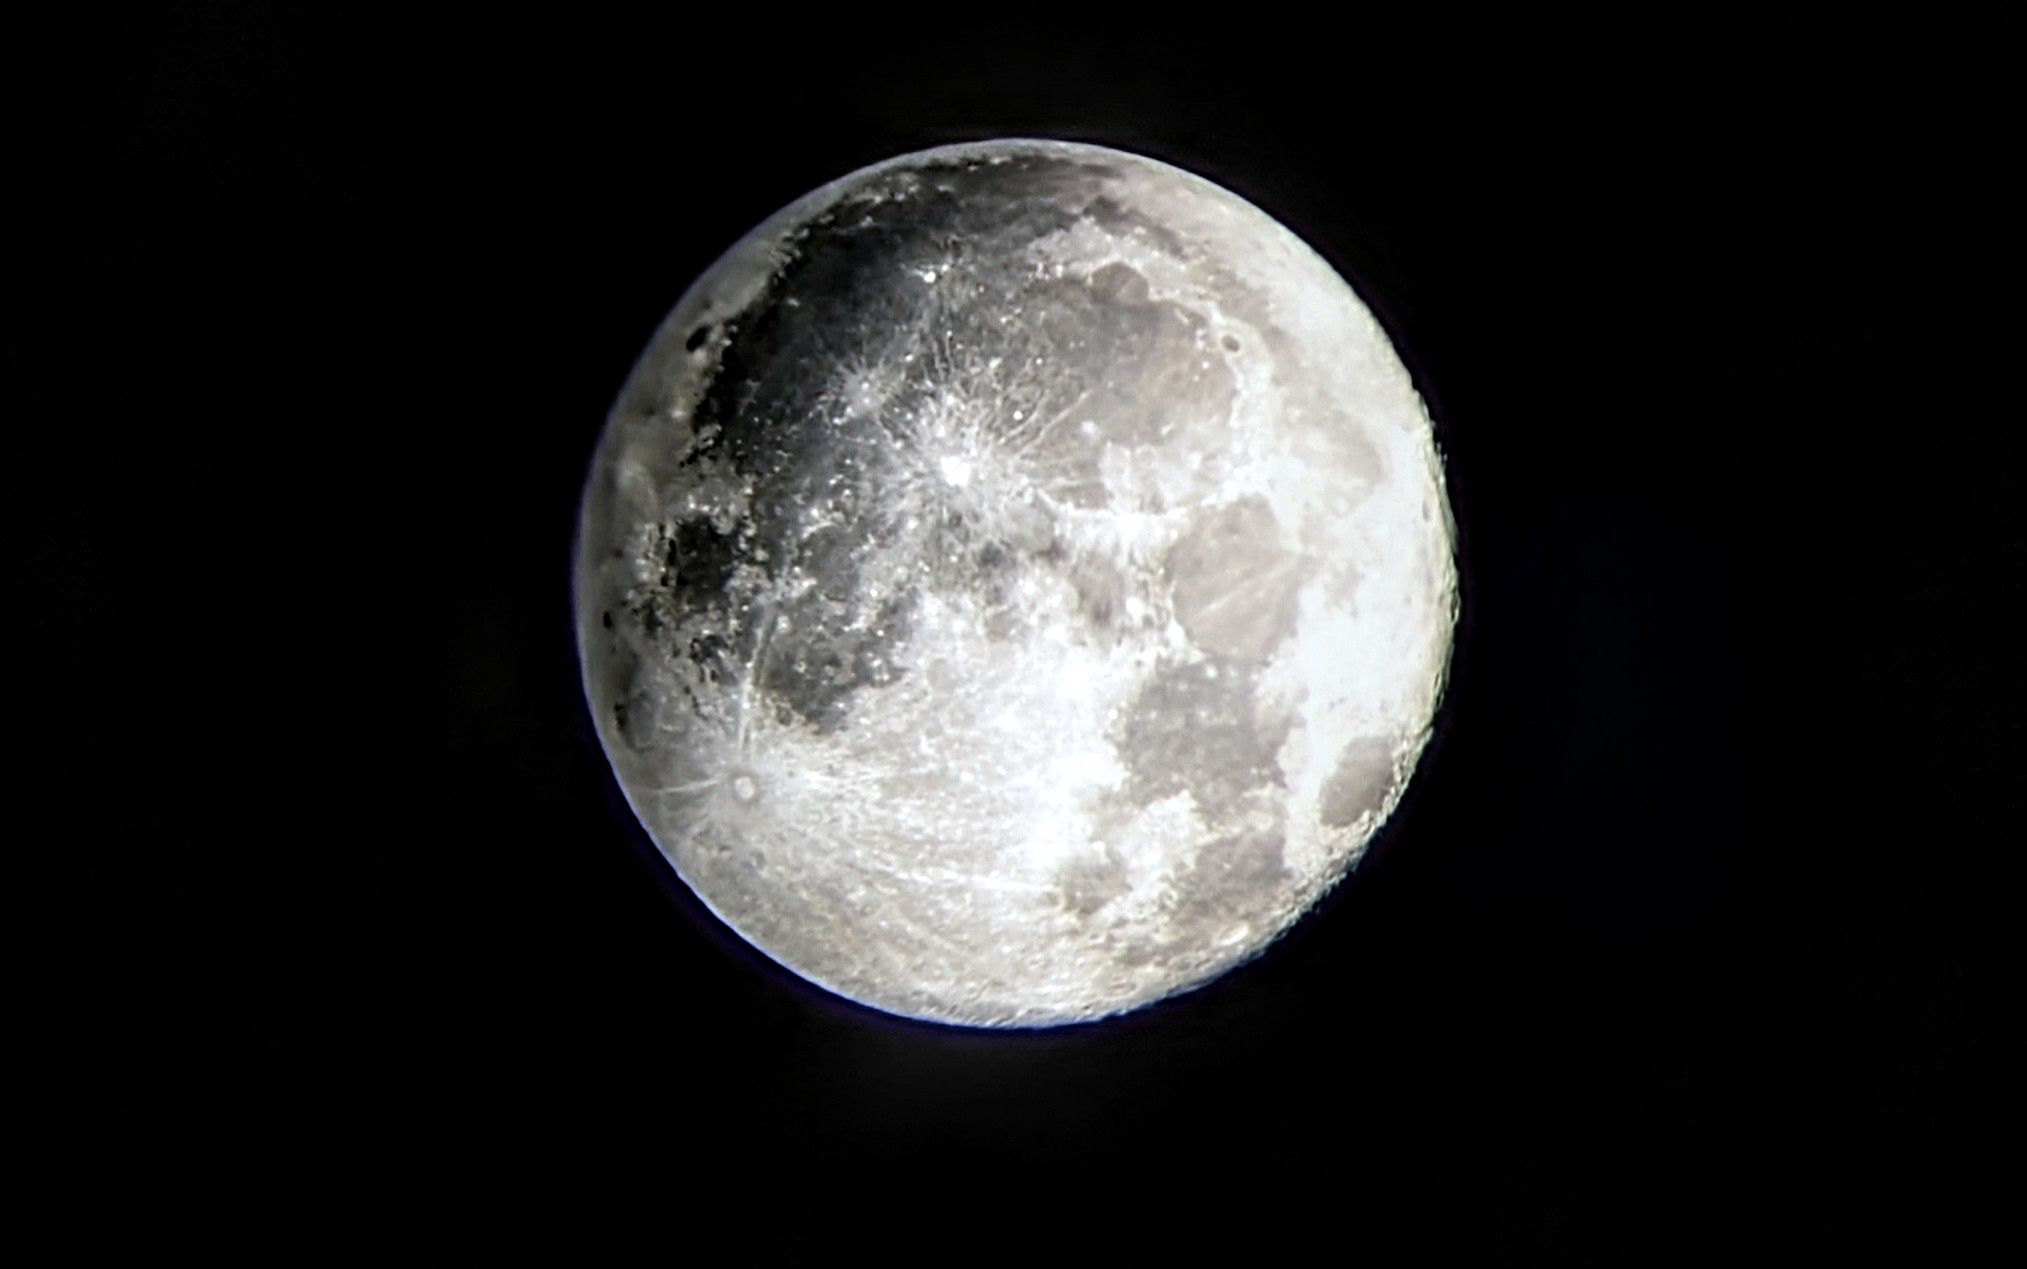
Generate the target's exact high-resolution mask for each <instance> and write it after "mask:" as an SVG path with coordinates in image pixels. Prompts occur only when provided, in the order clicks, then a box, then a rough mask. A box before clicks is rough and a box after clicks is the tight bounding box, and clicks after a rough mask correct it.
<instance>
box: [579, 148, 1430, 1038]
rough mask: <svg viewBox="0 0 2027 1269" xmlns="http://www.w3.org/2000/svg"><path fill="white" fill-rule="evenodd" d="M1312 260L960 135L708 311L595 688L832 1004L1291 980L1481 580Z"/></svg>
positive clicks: (602, 470) (656, 801) (1060, 1018)
mask: <svg viewBox="0 0 2027 1269" xmlns="http://www.w3.org/2000/svg"><path fill="white" fill-rule="evenodd" d="M1451 537H1452V533H1451V521H1450V517H1449V512H1448V506H1447V503H1446V501H1445V496H1444V491H1443V481H1442V468H1441V464H1440V461H1439V458H1438V456H1437V452H1436V447H1435V442H1434V437H1433V433H1432V429H1431V427H1430V423H1429V419H1428V416H1427V414H1426V412H1425V411H1424V409H1423V407H1422V403H1421V401H1420V399H1419V398H1418V397H1417V395H1416V393H1415V391H1414V389H1413V387H1412V385H1411V384H1410V382H1409V378H1408V375H1407V372H1406V371H1405V369H1404V368H1403V367H1402V365H1401V363H1400V362H1399V360H1398V359H1397V358H1396V357H1395V355H1394V353H1393V350H1392V348H1391V346H1390V345H1389V344H1388V342H1387V339H1386V337H1385V335H1384V334H1383V333H1382V332H1381V330H1380V329H1379V327H1378V325H1377V323H1375V321H1374V320H1373V318H1372V316H1371V314H1370V313H1369V312H1368V311H1367V310H1366V309H1365V307H1364V306H1363V305H1362V304H1361V303H1360V302H1359V301H1358V299H1357V297H1356V296H1355V295H1354V294H1353V293H1352V291H1351V289H1350V287H1348V286H1347V285H1346V284H1345V282H1344V281H1343V280H1342V279H1341V278H1339V277H1338V276H1337V275H1336V273H1335V272H1333V271H1332V270H1331V268H1330V267H1329V266H1328V265H1327V264H1326V263H1325V262H1324V261H1323V260H1322V259H1321V258H1320V257H1318V256H1317V255H1316V254H1315V253H1314V252H1313V251H1311V250H1310V249H1309V248H1308V247H1307V246H1305V245H1304V244H1303V243H1302V242H1301V241H1300V240H1298V239H1297V238H1296V237H1295V236H1294V235H1293V234H1291V233H1290V232H1288V231H1287V230H1286V229H1284V228H1282V227H1281V226H1280V225H1278V224H1276V223H1275V222H1274V221H1273V220H1271V219H1270V218H1268V217H1267V216H1266V215H1265V214H1264V213H1262V212H1261V211H1259V210H1258V209H1257V208H1255V207H1253V206H1252V205H1250V204H1248V203H1246V202H1244V201H1243V200H1241V199H1239V198H1238V197H1236V196H1234V195H1233V194H1231V193H1229V192H1227V191H1225V190H1223V189H1220V188H1218V187H1217V186H1215V185H1212V184H1210V183H1208V182H1206V181H1204V180H1202V179H1200V178H1198V177H1195V176H1192V175H1190V174H1188V173H1186V172H1182V171H1180V170H1177V169H1175V168H1173V167H1169V166H1167V165H1164V164H1161V163H1156V162H1153V161H1151V160H1148V159H1144V158H1140V157H1137V156H1133V155H1129V154H1123V153H1119V152H1117V151H1113V150H1108V149H1101V148H1096V147H1092V146H1084V145H1068V144H1060V143H1054V142H1037V141H1000V142H989V143H983V144H977V145H964V146H953V147H947V148H942V149H937V150H930V151H927V152H924V153H920V154H913V155H908V156H905V157H902V158H898V159H895V160H892V161H890V162H886V163H882V164H879V165H876V166H874V167H870V168H866V169H864V170H862V171H859V172H855V173H853V174H851V175H849V176H847V177H845V178H843V179H841V180H839V181H836V182H834V183H832V184H830V185H828V186H825V187H824V188H823V189H820V190H818V191H816V192H815V193H813V194H811V195H809V196H807V197H806V198H803V199H802V200H800V201H798V202H796V203H794V204H793V205H791V206H789V207H788V208H786V209H784V210H783V211H781V212H780V213H779V214H777V215H776V216H774V217H773V218H772V219H770V220H769V221H767V222H766V223H765V224H764V225H762V226H761V227H760V228H758V229H756V230H755V231H754V232H753V233H751V234H750V235H748V236H747V237H746V238H745V239H744V240H743V241H741V242H740V243H739V244H738V245H737V246H735V247H733V248H732V250H731V251H730V252H728V253H727V254H726V255H725V256H724V257H723V258H722V259H720V260H719V261H718V262H717V263H716V264H715V265H713V266H712V268H711V269H710V270H709V271H708V272H707V273H706V274H705V275H704V276H703V277H702V278H701V279H700V280H698V281H697V282H696V284H695V285H694V286H693V287H692V288H691V289H690V290H689V292H688V293H687V294H686V295H684V296H683V298H682V300H681V302H680V303H679V304H678V305H677V306H676V309H675V311H674V312H673V313H672V314H671V315H670V317H669V318H668V320H667V321H666V322H665V323H664V324H663V326H662V327H661V329H660V330H659V332H658V333H657V334H656V335H655V337H654V339H653V341H652V342H651V343H650V344H649V346H648V348H647V351H646V352H645V353H644V354H643V355H642V357H641V359H640V361H639V363H638V365H637V366H636V367H635V369H634V371H633V374H632V377H631V378H630V380H629V381H628V383H627V384H626V386H625V388H624V389H623V391H622V392H621V394H620V397H619V400H618V403H617V405H616V406H615V407H614V409H613V412H612V415H611V417H610V419H609V420H608V421H607V424H606V429H605V432H604V435H603V437H602V439H601V441H600V444H599V446H598V450H597V454H596V456H595V458H594V460H593V464H592V470H591V475H590V479H589V483H588V486H587V488H586V491H585V496H584V504H583V516H582V523H581V527H580V543H579V556H578V563H577V605H578V608H577V611H578V623H579V646H580V650H581V652H582V657H583V668H584V684H585V690H586V692H587V694H588V696H589V700H590V705H591V709H592V711H593V714H594V715H595V717H596V719H597V725H598V729H599V733H600V736H601V738H602V740H603V742H604V746H605V749H606V752H607V754H608V756H609V757H610V759H611V762H612V765H613V769H614V771H615V772H616V774H617V776H618V779H619V782H620V785H621V786H622V787H623V789H624V790H625V792H626V795H627V797H628V799H629V800H630V802H631V804H632V806H633V807H634V809H635V811H636V812H637V813H638V815H639V816H640V819H641V822H642V823H643V824H644V825H645V826H646V828H647V830H648V832H649V834H650V835H651V836H652V837H653V839H654V840H655V842H656V843H657V844H658V845H659V847H660V848H661V850H662V852H663V853H664V854H665V855H666V856H667V857H668V860H669V862H670V863H671V864H672V865H673V866H674V868H675V869H676V871H677V873H678V874H679V875H680V876H681V877H682V878H683V879H684V880H685V881H686V882H687V883H688V884H689V885H690V886H691V887H692V888H693V889H694V890H695V891H696V893H697V894H698V895H699V896H700V897H701V898H702V899H703V901H704V902H705V903H706V904H707V905H708V906H709V907H710V908H711V910H712V911H713V912H715V913H716V914H717V915H718V916H719V917H721V918H722V919H723V920H724V921H725V922H726V923H727V924H729V925H730V926H731V927H732V928H733V929H735V930H737V931H738V932H739V933H740V934H741V935H743V936H744V937H745V938H746V939H748V940H749V941H750V942H752V943H753V944H754V945H755V946H757V947H758V948H760V949H761V950H762V951H764V952H766V953H767V954H768V955H770V956H772V957H773V958H775V959H776V960H778V961H779V962H781V963H782V964H783V965H786V966H788V967H789V968H791V969H793V970H794V971H796V972H797V973H799V974H801V975H802V976H803V977H805V978H807V979H809V980H811V981H813V982H815V983H818V984H821V985H822V986H824V987H826V988H829V989H830V990H832V991H835V992H838V993H840V994H842V995H844V996H847V997H850V998H852V999H854V1000H857V1001H860V1002H863V1003H865V1004H869V1005H872V1006H874V1007H876V1008H879V1009H883V1010H887V1011H890V1012H893V1013H898V1014H904V1015H908V1016H912V1017H918V1018H927V1019H935V1020H938V1021H942V1022H949V1023H957V1024H970V1025H988V1026H1049V1025H1055V1024H1061V1023H1068V1022H1076V1021H1081V1020H1085V1019H1091V1018H1096V1017H1100V1016H1103V1015H1107V1014H1111V1013H1117V1012H1119V1011H1122V1010H1127V1009H1131V1008H1134V1007H1136V1006H1139V1005H1143V1004H1146V1003H1148V1002H1151V1001H1154V1000H1158V999H1160V998H1162V997H1164V996H1168V995H1170V994H1172V993H1175V992H1178V991H1181V990H1183V989H1185V988H1188V987H1191V986H1193V985H1198V984H1201V983H1203V982H1205V981H1206V980H1208V979H1210V978H1212V977H1214V976H1216V975H1217V974H1219V973H1221V972H1223V971H1224V970H1226V969H1229V968H1230V967H1231V966H1233V965H1235V964H1237V963H1239V962H1241V961H1243V960H1245V959H1246V958H1248V957H1251V956H1253V955H1255V954H1256V953H1258V952H1259V951H1260V950H1261V949H1262V948H1263V947H1265V946H1266V945H1267V944H1268V943H1269V942H1271V941H1272V940H1273V939H1274V938H1275V937H1276V935H1278V934H1280V933H1281V932H1282V931H1284V930H1285V929H1287V927H1288V926H1289V925H1290V924H1291V923H1293V922H1294V921H1295V920H1296V919H1297V918H1298V917H1300V916H1301V914H1302V913H1303V912H1304V911H1305V910H1306V909H1307V908H1308V907H1309V906H1310V905H1311V904H1312V903H1313V902H1314V901H1315V900H1316V899H1317V897H1318V896H1319V895H1321V894H1322V893H1324V892H1325V891H1326V890H1327V889H1328V888H1329V887H1331V886H1332V885H1333V884H1335V883H1336V882H1337V881H1338V880H1339V879H1340V878H1342V877H1343V875H1344V874H1345V872H1346V871H1347V870H1348V869H1349V868H1350V867H1351V866H1352V864H1353V863H1354V862H1355V861H1356V860H1357V858H1358V856H1359V853H1360V852H1361V850H1363V848H1364V846H1365V844H1366V843H1367V842H1368V841H1369V840H1370V839H1371V837H1372V836H1373V834H1374V833H1375V832H1376V831H1377V830H1378V829H1379V827H1380V825H1381V824H1382V822H1383V821H1384V820H1385V818H1386V817H1387V815H1388V814H1389V813H1390V811H1391V810H1392V809H1393V807H1394V806H1395V804H1396V802H1397V801H1398V799H1399V797H1400V795H1401V791H1402V788H1403V786H1404V785H1405V783H1406V782H1407V780H1408V778H1409V775H1410V773H1411V771H1412V769H1413V767H1414V765H1415V762H1416V759H1417V757H1418V756H1419V754H1420V752H1421V750H1422V747H1423V745H1424V743H1425V741H1426V739H1427V737H1428V735H1429V730H1430V726H1431V721H1432V718H1433V715H1434V713H1435V710H1436V707H1437V703H1438V699H1439V697H1440V694H1441V691H1442V685H1443V680H1444V674H1445V669H1446V666H1447V664H1448V658H1449V649H1450V639H1451V630H1452V626H1453V624H1454V618H1455V612H1456V572H1455V568H1454V563H1453V555H1452V545H1451Z"/></svg>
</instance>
